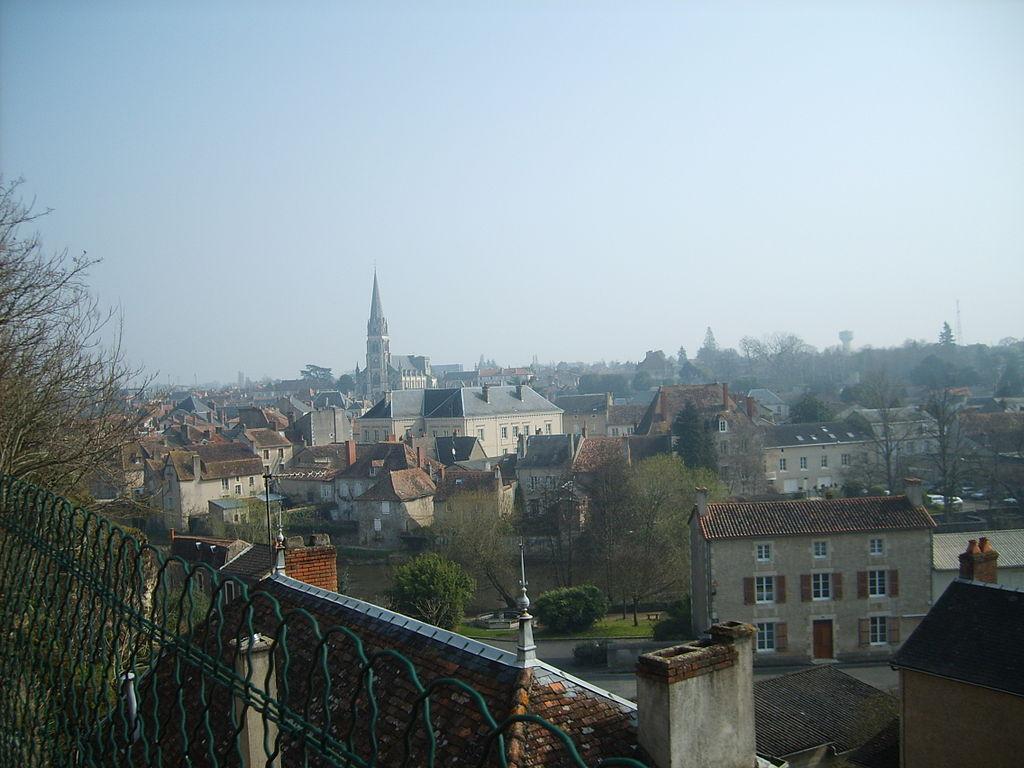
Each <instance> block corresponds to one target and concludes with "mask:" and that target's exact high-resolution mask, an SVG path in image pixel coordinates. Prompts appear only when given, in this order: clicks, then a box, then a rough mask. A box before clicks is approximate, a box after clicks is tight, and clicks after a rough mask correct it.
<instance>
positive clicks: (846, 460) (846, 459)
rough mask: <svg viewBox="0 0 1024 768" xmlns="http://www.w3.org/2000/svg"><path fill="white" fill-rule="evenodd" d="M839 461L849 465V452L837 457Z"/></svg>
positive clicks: (845, 465)
mask: <svg viewBox="0 0 1024 768" xmlns="http://www.w3.org/2000/svg"><path fill="white" fill-rule="evenodd" d="M839 463H840V464H842V465H843V466H844V467H848V466H850V454H848V453H844V454H842V455H841V456H840V457H839Z"/></svg>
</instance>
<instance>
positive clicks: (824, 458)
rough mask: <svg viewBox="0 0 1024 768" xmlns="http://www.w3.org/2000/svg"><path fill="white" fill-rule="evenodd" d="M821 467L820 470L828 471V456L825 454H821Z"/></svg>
mask: <svg viewBox="0 0 1024 768" xmlns="http://www.w3.org/2000/svg"><path fill="white" fill-rule="evenodd" d="M821 466H822V469H828V454H827V453H823V454H821Z"/></svg>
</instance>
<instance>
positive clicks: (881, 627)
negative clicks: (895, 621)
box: [868, 616, 889, 645]
mask: <svg viewBox="0 0 1024 768" xmlns="http://www.w3.org/2000/svg"><path fill="white" fill-rule="evenodd" d="M868 622H869V626H870V635H869V639H870V642H871V644H872V645H885V644H886V643H888V642H889V617H888V616H872V617H871V618H869V619H868Z"/></svg>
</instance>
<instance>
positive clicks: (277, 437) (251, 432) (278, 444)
mask: <svg viewBox="0 0 1024 768" xmlns="http://www.w3.org/2000/svg"><path fill="white" fill-rule="evenodd" d="M245 436H246V437H247V438H249V441H250V442H251V443H252V444H253V445H255V446H256V447H257V448H260V449H263V448H287V447H288V446H289V445H291V443H290V442H289V441H288V438H287V437H285V436H284V435H282V434H281V433H280V432H278V431H277V430H274V429H247V430H245Z"/></svg>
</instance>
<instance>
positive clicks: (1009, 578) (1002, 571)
mask: <svg viewBox="0 0 1024 768" xmlns="http://www.w3.org/2000/svg"><path fill="white" fill-rule="evenodd" d="M982 537H984V538H986V539H988V541H989V543H990V544H991V545H992V547H993V548H994V549H995V550H996V552H998V553H999V583H1000V584H1002V585H1003V586H1004V587H1012V588H1014V589H1024V529H1021V528H1010V529H1007V530H1001V531H964V532H961V531H957V532H955V533H934V534H932V600H933V601H934V600H938V599H939V596H940V595H942V593H943V592H945V591H946V587H948V586H949V585H950V584H951V583H952V582H953V580H954V579H956V578H957V577H958V576H959V574H960V553H961V552H963V551H964V549H965V547H966V546H967V542H968V540H969V539H981V538H982Z"/></svg>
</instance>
